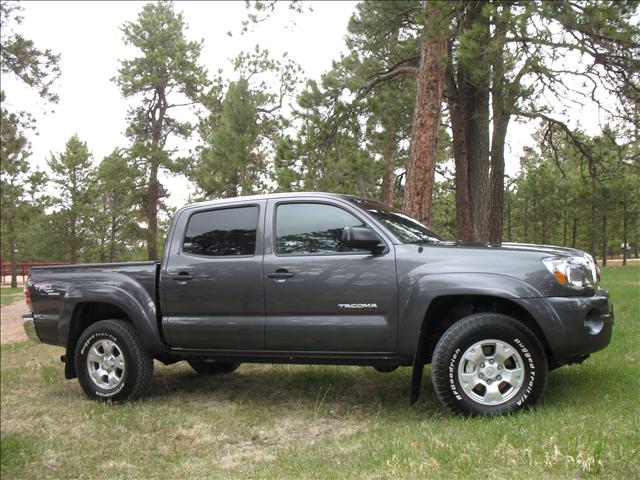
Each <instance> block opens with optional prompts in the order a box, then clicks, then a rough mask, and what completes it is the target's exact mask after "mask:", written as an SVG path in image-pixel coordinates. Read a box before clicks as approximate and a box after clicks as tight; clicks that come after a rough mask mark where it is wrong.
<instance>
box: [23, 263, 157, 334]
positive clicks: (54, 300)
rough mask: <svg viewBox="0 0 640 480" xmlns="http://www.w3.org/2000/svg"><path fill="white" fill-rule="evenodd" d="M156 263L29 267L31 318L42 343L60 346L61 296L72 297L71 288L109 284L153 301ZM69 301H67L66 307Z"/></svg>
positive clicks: (63, 303) (28, 286) (62, 297)
mask: <svg viewBox="0 0 640 480" xmlns="http://www.w3.org/2000/svg"><path fill="white" fill-rule="evenodd" d="M159 267H160V263H159V262H153V261H148V262H122V263H92V264H75V265H54V266H43V267H33V268H32V269H31V273H30V275H29V280H28V283H27V288H28V289H29V294H30V297H31V304H32V307H33V315H34V319H35V322H36V324H37V326H38V332H39V333H40V335H41V337H46V338H42V340H43V341H49V342H51V343H54V344H57V345H63V344H64V343H65V341H66V338H63V337H64V336H65V335H64V334H63V332H61V331H60V320H61V318H62V317H64V313H65V312H63V308H64V306H65V302H64V299H65V297H69V296H73V295H74V289H83V288H85V287H87V286H89V285H91V286H94V287H93V288H100V287H99V285H110V286H115V287H120V288H122V290H123V291H128V292H132V291H134V289H132V288H131V286H132V284H135V285H136V287H137V288H136V289H135V290H139V289H142V290H143V291H144V292H145V293H146V295H148V297H147V298H149V299H152V300H153V301H154V302H156V301H157V276H158V272H159ZM68 303H69V302H67V304H68Z"/></svg>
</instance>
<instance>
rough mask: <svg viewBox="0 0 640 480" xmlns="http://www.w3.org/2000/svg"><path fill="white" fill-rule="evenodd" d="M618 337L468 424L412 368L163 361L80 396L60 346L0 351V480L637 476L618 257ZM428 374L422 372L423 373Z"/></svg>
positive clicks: (613, 273)
mask: <svg viewBox="0 0 640 480" xmlns="http://www.w3.org/2000/svg"><path fill="white" fill-rule="evenodd" d="M603 285H604V286H606V287H608V288H610V290H611V295H612V298H613V302H614V304H615V312H616V325H615V331H614V338H613V342H612V344H611V345H610V346H609V347H608V348H607V349H606V350H604V351H602V352H599V353H598V354H596V355H594V356H593V357H592V358H590V359H589V360H587V362H585V363H584V364H583V365H581V366H572V367H565V368H561V369H559V370H556V371H554V372H552V373H551V374H550V378H549V384H548V388H547V393H546V395H545V398H544V401H543V402H542V404H541V405H540V406H539V407H538V408H536V409H535V410H534V411H532V412H529V413H526V414H518V415H514V416H510V417H504V418H491V419H487V418H472V419H464V418H458V417H452V416H450V415H449V414H448V413H447V412H446V411H445V410H444V408H443V407H441V406H440V404H439V403H438V401H437V399H436V398H435V395H434V393H433V390H432V389H431V387H430V384H429V383H428V382H425V383H426V388H425V389H424V392H423V395H422V397H421V400H420V401H419V403H418V404H417V405H415V406H413V407H411V406H409V405H408V402H407V398H408V393H409V383H410V370H409V369H408V368H405V369H400V370H398V371H396V372H394V373H392V374H379V373H377V372H375V371H374V370H373V369H370V368H356V367H316V366H309V367H303V366H260V365H243V366H242V367H241V368H240V369H239V370H238V371H237V373H236V374H233V375H229V376H225V377H217V378H202V377H197V376H196V375H195V374H193V373H192V372H191V371H190V369H189V367H188V366H186V365H183V364H176V365H173V366H170V367H164V366H160V365H156V366H157V369H156V373H155V375H154V379H153V384H152V392H151V395H150V396H149V397H148V398H147V399H145V400H142V401H140V402H138V403H135V404H129V405H103V404H98V403H94V402H90V401H87V400H85V399H84V398H83V396H82V394H81V392H80V387H79V386H78V384H77V382H76V381H75V380H73V381H65V380H63V378H62V376H63V372H62V370H63V369H62V365H61V364H60V363H59V361H58V360H57V358H58V356H59V355H60V354H61V353H62V352H61V350H60V349H58V348H54V347H48V346H43V345H33V344H30V343H27V342H22V343H17V344H9V345H5V346H2V351H1V355H2V364H1V373H2V380H1V382H2V383H1V387H2V395H1V396H2V445H1V452H2V472H1V473H2V478H3V479H4V478H46V477H51V478H113V477H129V478H131V477H133V478H149V477H156V478H157V477H162V478H193V477H200V478H202V477H215V478H301V477H303V478H335V479H343V478H358V479H359V478H394V477H395V478H438V479H440V478H462V477H469V478H470V477H471V476H472V475H473V476H474V477H478V478H485V477H486V478H517V477H523V478H549V477H551V478H583V477H584V478H588V477H603V478H621V479H631V478H640V268H631V267H627V268H624V269H622V268H609V269H606V270H605V271H604V272H603ZM426 374H427V375H428V371H427V373H426Z"/></svg>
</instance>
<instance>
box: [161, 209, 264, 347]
mask: <svg viewBox="0 0 640 480" xmlns="http://www.w3.org/2000/svg"><path fill="white" fill-rule="evenodd" d="M265 206H266V201H264V200H261V201H257V202H253V203H249V204H240V205H238V204H231V205H228V206H216V207H213V208H212V207H208V208H207V207H199V208H194V209H191V210H185V211H183V212H182V213H181V214H180V216H179V217H178V219H177V220H176V224H175V225H174V234H173V238H172V239H170V240H169V242H168V245H167V246H166V247H165V248H169V249H170V251H169V255H168V259H167V262H166V266H165V267H164V269H163V271H162V277H161V285H162V288H163V295H164V303H163V327H164V328H163V331H164V332H165V335H166V337H167V341H168V343H169V345H170V346H171V347H173V348H184V349H200V350H210V349H224V350H261V349H263V348H264V328H265V310H264V287H263V275H262V243H263V241H262V237H263V234H262V228H261V225H262V224H263V222H264V208H265Z"/></svg>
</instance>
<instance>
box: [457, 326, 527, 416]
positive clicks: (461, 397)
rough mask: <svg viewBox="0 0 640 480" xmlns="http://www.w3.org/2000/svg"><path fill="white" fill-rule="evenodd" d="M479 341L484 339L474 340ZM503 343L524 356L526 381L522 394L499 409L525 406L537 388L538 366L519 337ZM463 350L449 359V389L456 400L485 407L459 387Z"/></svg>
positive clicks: (521, 388)
mask: <svg viewBox="0 0 640 480" xmlns="http://www.w3.org/2000/svg"><path fill="white" fill-rule="evenodd" d="M494 337H496V338H500V336H496V335H494ZM477 340H482V338H478V339H474V341H477ZM503 341H506V342H507V343H509V344H510V345H511V347H512V348H515V349H517V350H518V351H519V352H520V354H521V355H522V358H523V362H524V365H523V367H524V370H525V380H524V382H523V384H522V385H520V387H519V388H520V392H519V393H518V395H517V396H516V397H514V398H513V399H511V400H509V401H508V402H506V403H504V404H500V405H497V407H504V406H505V405H509V404H515V405H517V406H518V407H520V406H522V405H523V404H525V402H526V401H527V399H528V398H529V397H530V396H531V394H532V392H533V390H534V388H535V382H536V365H535V361H534V355H532V354H531V351H530V349H529V348H528V347H527V346H526V343H525V342H524V341H523V340H521V339H520V338H519V337H513V338H512V339H511V340H507V339H503ZM472 343H473V342H469V345H471V344H472ZM469 345H467V346H466V347H468V346H469ZM466 347H464V348H466ZM462 349H463V347H457V348H455V350H454V351H453V353H452V354H451V356H450V358H449V365H448V368H447V379H448V383H449V388H450V389H451V392H452V393H453V396H454V398H455V399H456V400H457V401H458V402H464V401H469V402H472V403H473V404H475V405H478V406H482V407H484V406H483V405H480V404H478V403H477V402H476V401H475V400H473V399H472V398H470V397H469V396H467V395H466V394H464V392H462V389H461V388H460V386H459V385H460V380H459V379H458V373H457V372H458V363H459V362H460V360H461V351H462Z"/></svg>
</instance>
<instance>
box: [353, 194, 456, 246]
mask: <svg viewBox="0 0 640 480" xmlns="http://www.w3.org/2000/svg"><path fill="white" fill-rule="evenodd" d="M344 198H346V199H347V200H349V201H350V202H351V203H354V204H356V205H357V206H359V207H360V208H362V209H363V210H366V211H367V212H369V213H370V214H371V215H373V216H374V217H375V218H376V220H378V221H379V222H380V223H382V224H383V225H384V226H385V227H387V228H388V229H389V230H391V232H392V233H393V234H394V235H395V236H396V237H397V238H398V240H400V241H401V242H402V243H419V242H432V243H434V242H441V241H443V240H444V239H443V238H442V237H441V236H440V235H438V234H437V233H436V232H434V231H433V230H431V229H430V228H427V227H425V226H424V225H423V224H421V223H420V222H418V221H417V220H414V219H413V218H411V217H409V216H407V215H405V214H404V213H402V212H401V211H400V210H398V209H395V208H393V207H390V206H388V205H385V204H384V203H379V202H374V201H373V200H367V199H364V198H360V197H352V196H348V195H345V196H344Z"/></svg>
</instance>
